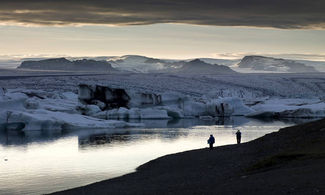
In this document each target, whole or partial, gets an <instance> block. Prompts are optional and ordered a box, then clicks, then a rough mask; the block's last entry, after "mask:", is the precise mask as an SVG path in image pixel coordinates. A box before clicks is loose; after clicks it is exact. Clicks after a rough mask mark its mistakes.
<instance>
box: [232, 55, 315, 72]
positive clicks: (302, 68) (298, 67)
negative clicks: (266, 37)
mask: <svg viewBox="0 0 325 195" xmlns="http://www.w3.org/2000/svg"><path fill="white" fill-rule="evenodd" d="M238 67H239V68H246V69H251V70H257V71H270V72H296V73H300V72H301V73H306V72H317V70H316V69H315V68H314V67H312V66H307V65H305V64H303V63H300V62H296V61H293V60H286V59H281V58H271V57H264V56H245V57H244V58H243V59H242V60H241V61H240V63H239V64H238Z"/></svg>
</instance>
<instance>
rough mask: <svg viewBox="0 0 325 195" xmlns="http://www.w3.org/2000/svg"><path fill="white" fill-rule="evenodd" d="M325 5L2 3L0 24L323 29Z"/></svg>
mask: <svg viewBox="0 0 325 195" xmlns="http://www.w3.org/2000/svg"><path fill="white" fill-rule="evenodd" d="M324 10H325V2H324V1H323V0H313V1H305V0H294V1H292V0H272V1H269V0H243V1H238V0H216V1H210V0H201V1H197V0H178V1H171V0H152V1H147V0H141V1H134V0H109V1H104V0H79V1H77V0H70V1H63V0H56V1H43V0H31V1H28V2H26V1H23V0H3V1H1V7H0V23H2V24H8V23H9V24H16V25H25V26H26V25H41V26H42V25H48V26H65V25H98V24H99V25H116V26H120V25H146V24H155V23H183V24H198V25H216V26H254V27H272V28H282V29H324V28H325V14H324Z"/></svg>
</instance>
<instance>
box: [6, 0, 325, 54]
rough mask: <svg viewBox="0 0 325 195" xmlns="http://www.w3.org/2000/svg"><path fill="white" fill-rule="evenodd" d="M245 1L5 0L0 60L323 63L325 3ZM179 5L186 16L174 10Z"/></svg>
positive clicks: (298, 0)
mask: <svg viewBox="0 0 325 195" xmlns="http://www.w3.org/2000/svg"><path fill="white" fill-rule="evenodd" d="M13 2H15V3H13ZM245 2H246V3H241V4H239V3H238V2H237V1H224V0H219V1H206V0H205V1H202V2H201V4H198V3H197V2H196V1H179V2H178V3H174V2H173V1H162V0H155V1H153V2H151V3H150V2H147V1H144V0H143V1H138V2H137V5H138V7H134V6H135V2H134V1H98V0H97V1H87V0H84V1H81V3H80V4H77V3H76V2H75V1H74V0H72V1H55V6H54V1H39V0H31V1H29V3H26V1H20V0H14V1H4V2H3V6H2V7H1V8H0V24H1V25H0V43H1V47H0V56H6V55H9V56H13V55H21V56H42V55H47V56H115V55H126V54H137V55H146V56H151V57H159V58H177V59H184V58H193V57H211V58H240V57H242V56H243V55H247V54H257V55H258V54H260V55H282V56H283V57H286V56H291V57H293V58H300V59H311V60H313V59H314V60H325V46H324V45H325V29H324V24H325V23H324V21H325V14H324V13H323V10H321V8H322V7H323V8H324V3H323V2H322V1H318V0H316V1H312V2H308V1H302V0H296V1H292V0H291V1H290V0H287V1H274V2H273V3H269V2H268V1H256V0H248V1H245ZM180 7H184V9H185V8H186V11H179V12H177V9H179V8H180ZM271 8H272V10H270V11H268V9H271ZM245 10H246V11H245ZM261 10H262V11H261ZM263 10H264V11H263ZM130 24H131V25H130ZM134 24H140V25H134Z"/></svg>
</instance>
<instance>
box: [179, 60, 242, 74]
mask: <svg viewBox="0 0 325 195" xmlns="http://www.w3.org/2000/svg"><path fill="white" fill-rule="evenodd" d="M178 64H182V65H181V67H180V68H177V69H175V70H174V72H179V73H186V74H225V73H236V72H235V71H234V70H232V69H231V68H229V67H228V66H224V65H217V64H214V65H212V64H208V63H206V62H204V61H202V60H200V59H195V60H192V61H189V62H186V61H183V62H178Z"/></svg>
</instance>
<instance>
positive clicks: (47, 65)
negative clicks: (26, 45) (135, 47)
mask: <svg viewBox="0 0 325 195" xmlns="http://www.w3.org/2000/svg"><path fill="white" fill-rule="evenodd" d="M18 68H19V69H32V70H60V71H90V72H98V71H105V72H111V71H116V70H115V69H114V68H113V67H112V66H111V64H110V63H108V62H107V61H95V60H87V59H83V60H75V61H70V60H67V59H66V58H54V59H46V60H40V61H23V62H22V63H21V65H20V66H18Z"/></svg>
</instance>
